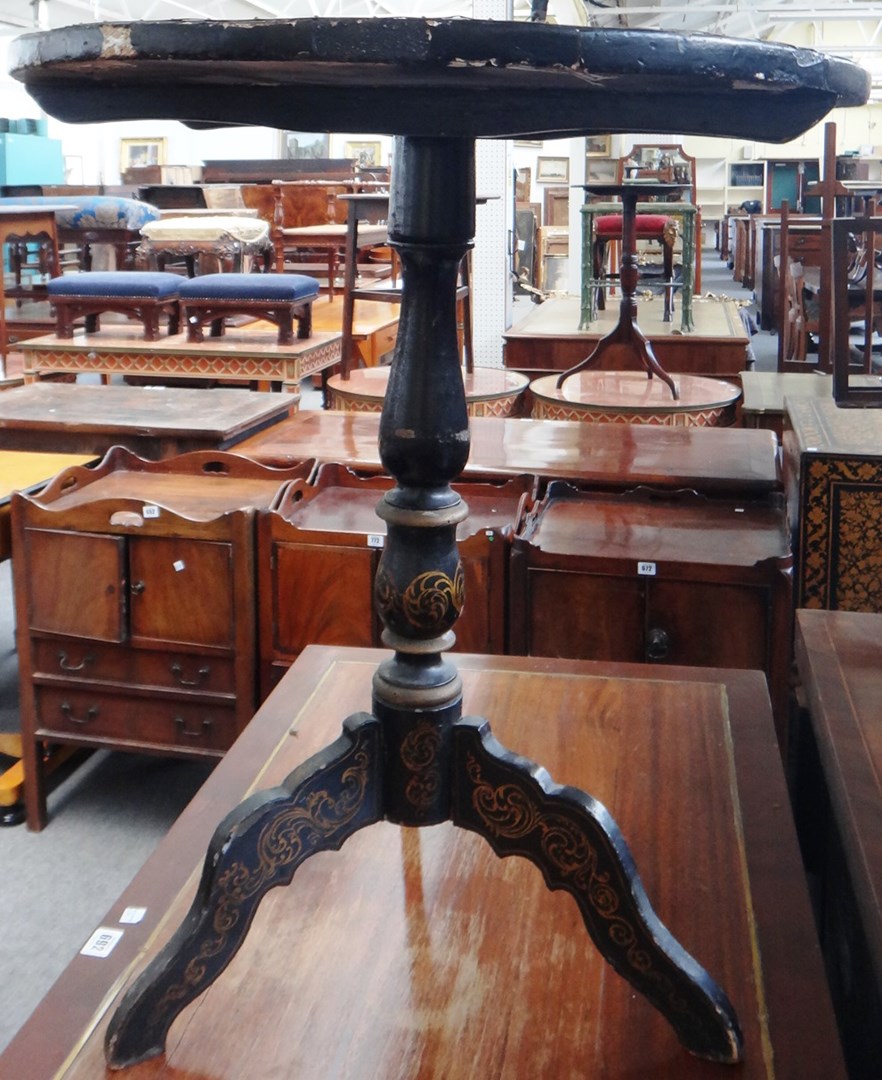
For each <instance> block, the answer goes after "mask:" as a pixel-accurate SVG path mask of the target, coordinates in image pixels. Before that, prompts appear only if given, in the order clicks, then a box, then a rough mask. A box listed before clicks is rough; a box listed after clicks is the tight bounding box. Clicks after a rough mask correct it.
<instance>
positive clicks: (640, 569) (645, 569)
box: [637, 562, 655, 577]
mask: <svg viewBox="0 0 882 1080" xmlns="http://www.w3.org/2000/svg"><path fill="white" fill-rule="evenodd" d="M637 575H638V577H655V563H654V562H639V563H637Z"/></svg>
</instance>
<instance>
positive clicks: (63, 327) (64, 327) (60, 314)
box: [55, 304, 73, 338]
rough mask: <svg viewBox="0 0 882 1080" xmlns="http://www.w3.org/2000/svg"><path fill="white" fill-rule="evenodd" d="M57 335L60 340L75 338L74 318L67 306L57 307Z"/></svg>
mask: <svg viewBox="0 0 882 1080" xmlns="http://www.w3.org/2000/svg"><path fill="white" fill-rule="evenodd" d="M55 335H56V337H60V338H72V337H73V316H72V314H71V311H70V308H69V307H68V306H67V304H56V305H55Z"/></svg>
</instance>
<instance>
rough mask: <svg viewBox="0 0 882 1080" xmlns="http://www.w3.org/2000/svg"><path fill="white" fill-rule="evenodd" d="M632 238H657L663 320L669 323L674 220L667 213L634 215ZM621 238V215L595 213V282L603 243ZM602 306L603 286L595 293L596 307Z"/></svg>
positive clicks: (603, 258)
mask: <svg viewBox="0 0 882 1080" xmlns="http://www.w3.org/2000/svg"><path fill="white" fill-rule="evenodd" d="M636 238H637V239H638V240H657V241H658V242H659V243H660V244H661V247H662V272H663V274H664V280H665V286H666V288H665V310H664V321H665V322H669V321H670V319H671V311H672V308H673V304H672V302H671V299H672V298H671V290H672V288H673V281H674V242H675V240H676V238H677V223H676V221H675V220H674V219H673V218H672V217H668V215H667V214H638V215H637V218H636ZM621 239H622V215H621V214H599V215H598V216H597V220H596V221H595V223H594V251H593V262H594V266H593V273H594V279H595V281H597V280H600V279H601V278H603V276H604V273H603V266H604V262H605V261H606V246H607V244H608V243H609V241H610V240H621ZM605 307H606V302H605V296H604V291H603V289H600V290H599V293H598V296H597V308H598V310H599V311H603V310H604V308H605Z"/></svg>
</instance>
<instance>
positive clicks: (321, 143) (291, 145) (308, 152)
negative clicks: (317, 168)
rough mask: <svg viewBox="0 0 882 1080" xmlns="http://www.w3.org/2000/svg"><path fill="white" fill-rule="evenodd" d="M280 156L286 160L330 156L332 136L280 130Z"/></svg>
mask: <svg viewBox="0 0 882 1080" xmlns="http://www.w3.org/2000/svg"><path fill="white" fill-rule="evenodd" d="M279 137H280V139H281V145H280V147H279V157H280V158H283V159H284V160H285V161H294V160H298V159H299V160H302V159H303V158H327V157H330V156H331V154H330V145H331V137H330V135H328V134H322V133H320V134H314V133H312V132H308V131H280V132H279Z"/></svg>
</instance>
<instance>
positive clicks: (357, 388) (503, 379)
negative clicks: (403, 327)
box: [328, 366, 530, 416]
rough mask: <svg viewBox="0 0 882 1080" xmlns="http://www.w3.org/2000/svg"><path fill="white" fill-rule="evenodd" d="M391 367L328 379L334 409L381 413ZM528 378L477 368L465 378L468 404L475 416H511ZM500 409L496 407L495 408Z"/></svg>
mask: <svg viewBox="0 0 882 1080" xmlns="http://www.w3.org/2000/svg"><path fill="white" fill-rule="evenodd" d="M390 370H391V369H390V368H389V367H388V366H383V367H372V368H357V369H356V370H355V371H352V372H350V374H349V378H348V379H344V378H343V376H342V375H332V376H331V378H330V379H328V393H329V394H330V395H331V397H332V399H333V401H334V405H333V407H334V408H339V409H346V408H347V407H352V408H357V409H360V410H361V411H371V412H379V411H380V409H381V408H382V405H383V399H384V398H385V396H386V387H387V386H388V384H389V372H390ZM529 381H530V380H529V379H528V378H527V376H526V375H521V374H519V373H518V372H516V371H507V370H506V369H504V368H476V369H475V370H474V371H473V372H471V373H467V374H464V375H463V383H464V385H465V393H466V405H467V407H468V409H469V412H470V413H471V415H473V416H474V415H477V414H478V413H480V415H485V416H510V415H512V413H513V411H515V407H516V404H517V401H518V398H520V397H521V395H522V394H523V392H524V391H525V390H526V388H527V386H528V385H529ZM495 406H496V407H495Z"/></svg>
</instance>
